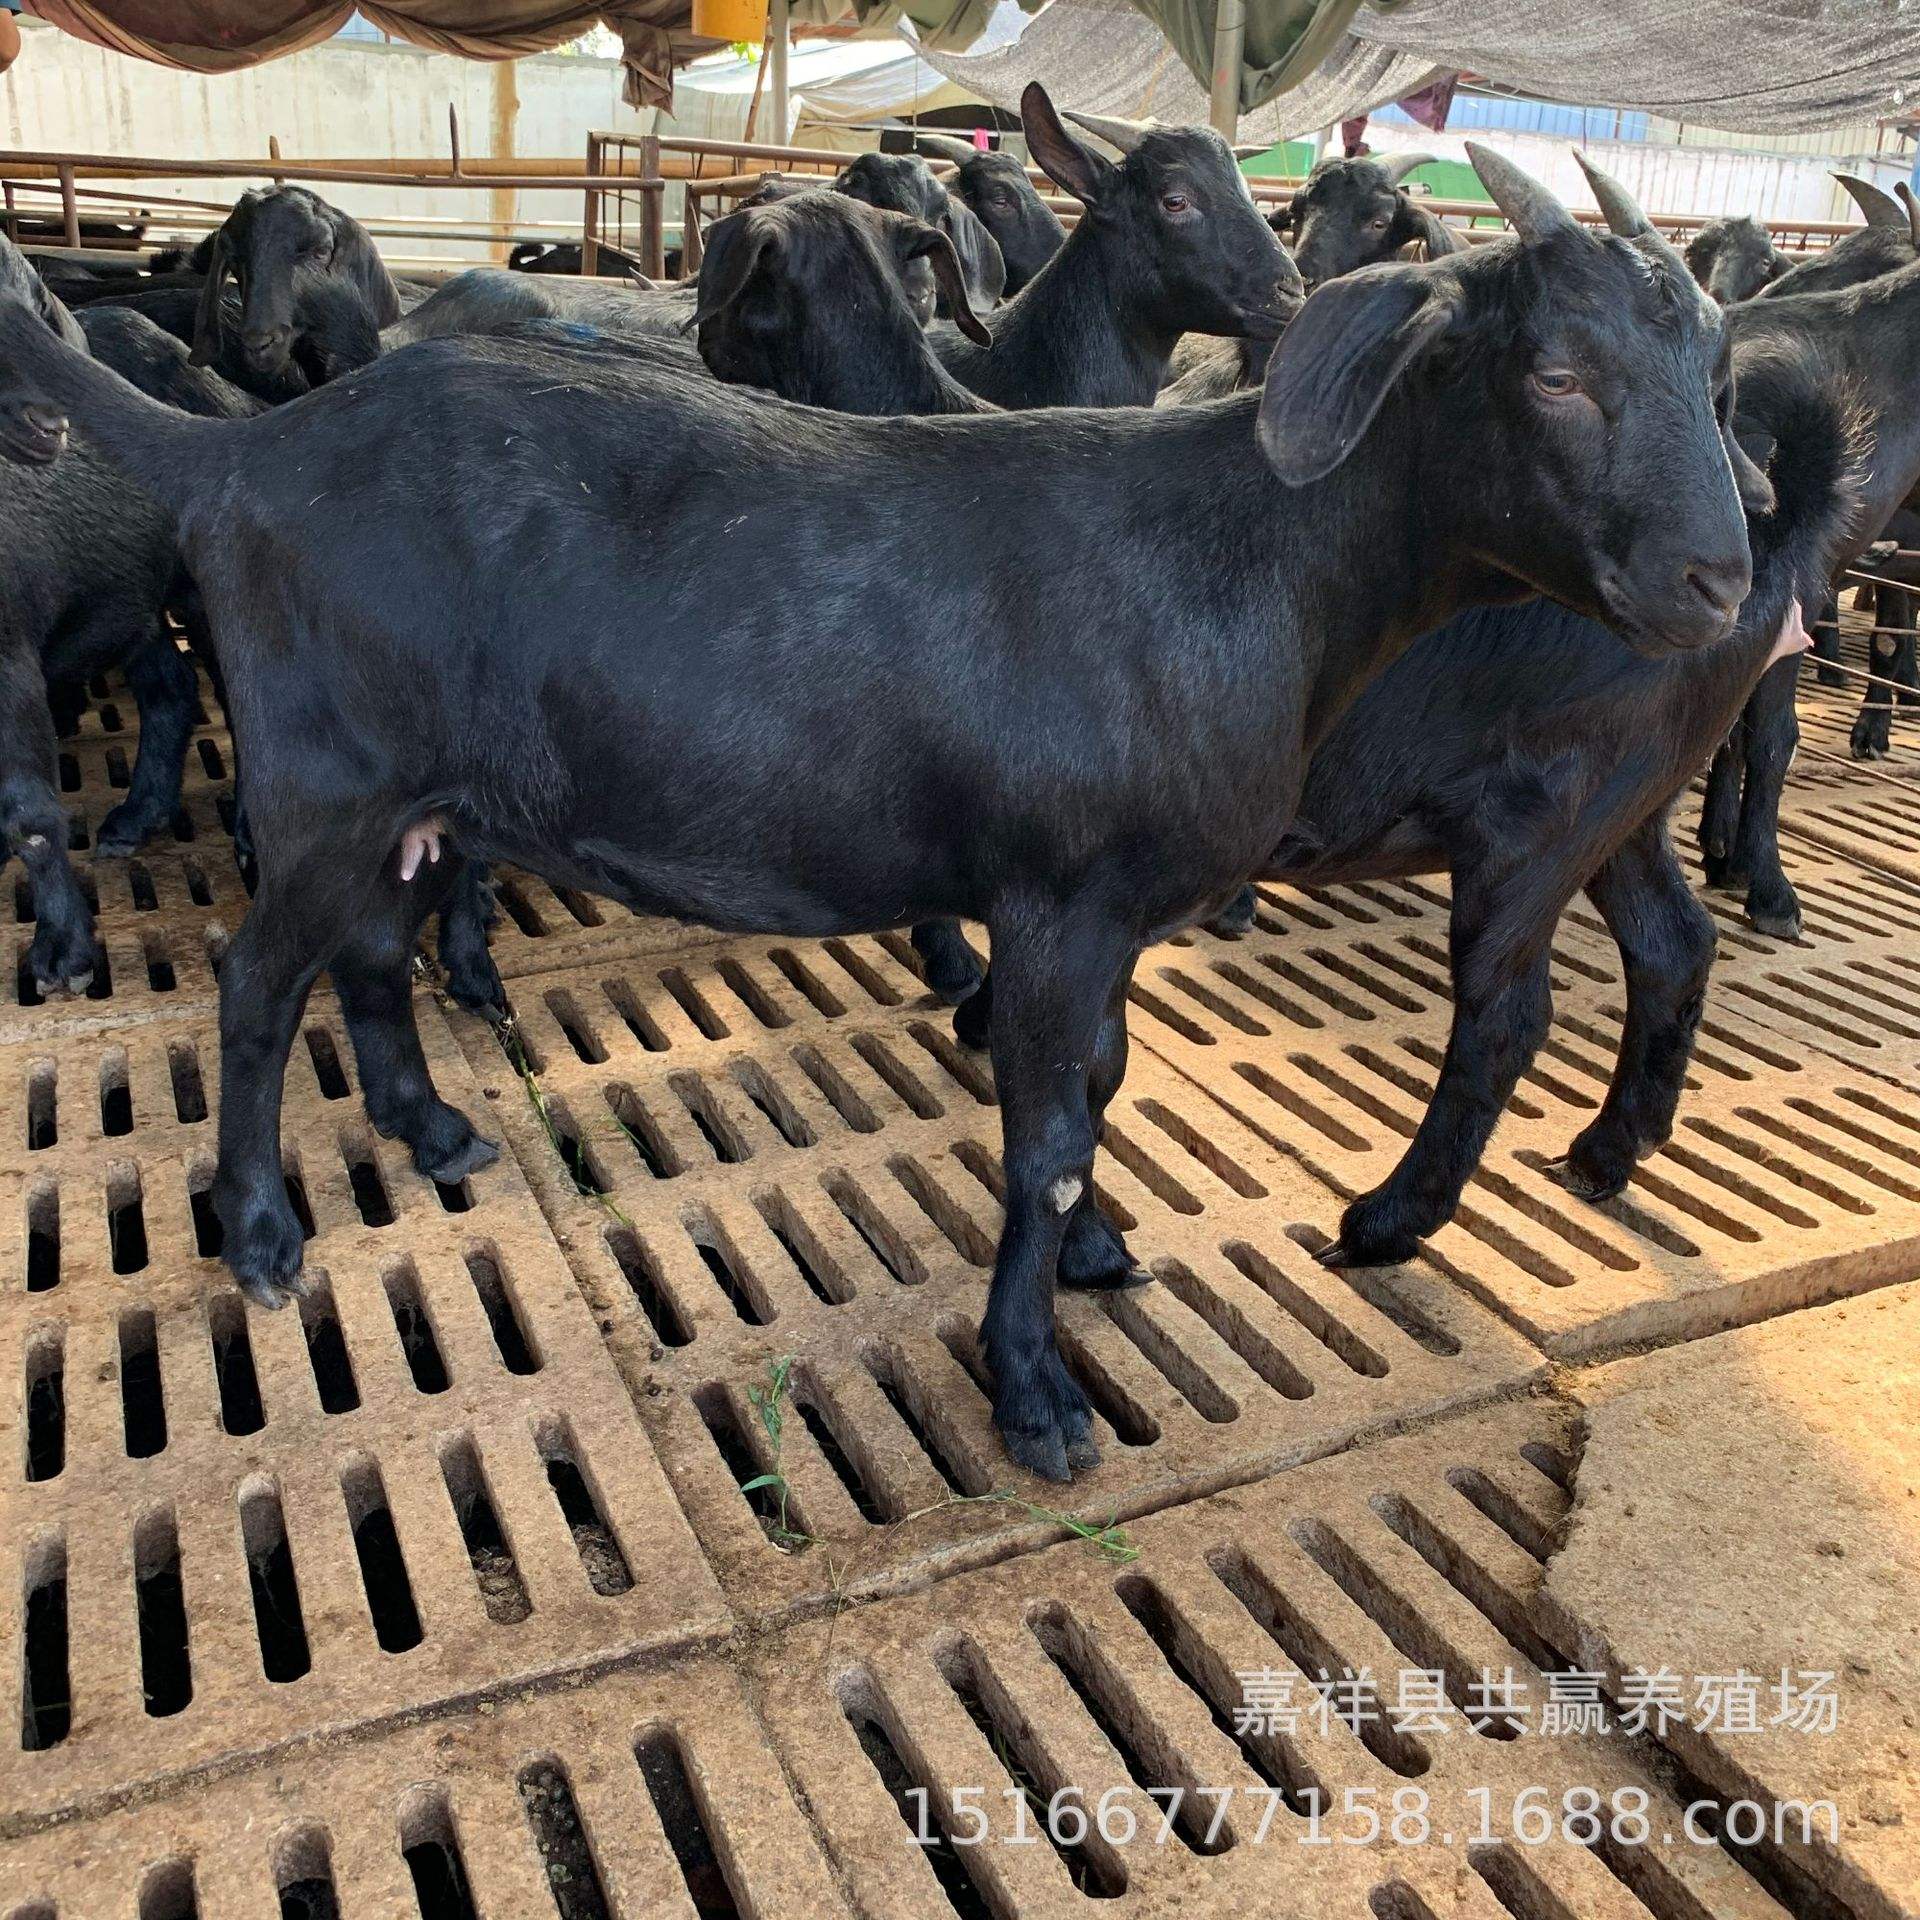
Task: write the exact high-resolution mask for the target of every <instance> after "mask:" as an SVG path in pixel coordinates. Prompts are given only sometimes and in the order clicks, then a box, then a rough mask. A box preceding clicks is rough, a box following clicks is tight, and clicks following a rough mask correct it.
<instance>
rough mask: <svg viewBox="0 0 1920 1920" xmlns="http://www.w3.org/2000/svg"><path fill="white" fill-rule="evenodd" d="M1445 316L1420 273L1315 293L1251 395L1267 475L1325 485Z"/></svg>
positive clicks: (1352, 280)
mask: <svg viewBox="0 0 1920 1920" xmlns="http://www.w3.org/2000/svg"><path fill="white" fill-rule="evenodd" d="M1453 314H1454V308H1453V303H1452V301H1451V300H1450V299H1449V298H1448V297H1447V294H1446V292H1445V290H1444V288H1443V287H1442V286H1441V284H1439V283H1438V282H1437V281H1436V280H1435V279H1434V277H1433V276H1432V275H1431V274H1430V273H1429V272H1428V270H1427V269H1426V268H1424V267H1408V266H1394V265H1384V266H1374V267H1362V268H1361V269H1360V271H1359V272H1357V273H1350V274H1346V275H1344V276H1343V277H1342V278H1340V279H1338V280H1330V281H1328V282H1327V284H1326V285H1325V286H1323V287H1320V288H1319V289H1317V290H1316V291H1315V293H1314V294H1313V296H1312V297H1311V298H1310V299H1309V300H1308V301H1307V304H1306V305H1305V306H1304V307H1302V308H1301V309H1300V311H1299V313H1298V314H1297V315H1295V317H1294V319H1293V321H1292V323H1291V324H1290V325H1289V326H1288V328H1287V330H1286V332H1285V333H1283V334H1282V335H1281V336H1280V344H1279V346H1278V347H1276V348H1275V349H1274V355H1273V361H1272V364H1271V365H1270V366H1269V367H1268V368H1267V380H1266V386H1265V389H1264V391H1263V392H1262V393H1261V396H1260V420H1259V434H1260V449H1261V451H1262V452H1263V453H1264V454H1265V455H1266V456H1267V460H1268V463H1269V464H1270V465H1271V466H1272V468H1273V470H1274V472H1275V473H1277V474H1278V475H1279V476H1280V478H1281V479H1282V480H1284V481H1285V482H1286V483H1287V485H1288V486H1290V487H1304V486H1306V485H1308V484H1309V483H1310V482H1311V481H1315V480H1323V479H1325V478H1326V476H1327V475H1328V474H1330V473H1331V472H1332V471H1333V470H1334V468H1335V467H1337V466H1339V464H1340V463H1341V461H1343V460H1344V459H1346V457H1347V455H1348V454H1350V453H1351V452H1352V451H1353V450H1354V448H1355V447H1357V446H1358V445H1359V444H1360V441H1361V439H1362V438H1363V437H1364V435H1365V434H1366V431H1367V428H1368V427H1369V426H1371V425H1372V424H1373V417H1374V415H1375V414H1376V413H1378V412H1379V411H1380V405H1381V402H1382V401H1384V400H1385V399H1386V397H1387V395H1388V393H1389V392H1390V391H1391V390H1392V387H1393V383H1394V382H1395V381H1396V380H1398V379H1399V378H1400V376H1401V375H1402V374H1403V373H1405V372H1406V370H1407V368H1408V367H1410V366H1411V365H1412V364H1413V362H1414V361H1415V360H1416V359H1417V358H1418V357H1419V356H1420V354H1421V353H1423V352H1424V351H1425V350H1426V349H1427V348H1428V347H1430V346H1432V345H1433V343H1434V342H1435V341H1436V340H1438V339H1439V337H1440V336H1441V334H1442V333H1444V332H1445V331H1446V329H1447V328H1448V326H1449V325H1451V324H1452V321H1453Z"/></svg>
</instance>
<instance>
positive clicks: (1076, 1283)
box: [1055, 1201, 1153, 1293]
mask: <svg viewBox="0 0 1920 1920" xmlns="http://www.w3.org/2000/svg"><path fill="white" fill-rule="evenodd" d="M1152 1279H1153V1275H1152V1274H1150V1273H1149V1272H1147V1270H1146V1269H1145V1268H1144V1267H1142V1266H1140V1265H1139V1264H1138V1263H1137V1262H1136V1261H1135V1259H1134V1257H1133V1255H1132V1254H1130V1253H1129V1252H1128V1251H1127V1243H1126V1242H1125V1241H1124V1240H1123V1239H1121V1237H1120V1231H1119V1229H1118V1228H1117V1227H1115V1226H1114V1224H1113V1222H1112V1221H1111V1220H1109V1219H1107V1218H1106V1216H1105V1215H1104V1214H1102V1213H1101V1212H1100V1209H1099V1206H1098V1203H1097V1202H1091V1201H1089V1202H1088V1203H1087V1204H1085V1205H1083V1206H1082V1207H1081V1208H1080V1210H1079V1211H1078V1212H1077V1213H1076V1214H1075V1215H1074V1216H1073V1218H1072V1220H1070V1221H1069V1222H1068V1223H1067V1233H1066V1238H1065V1239H1064V1240H1062V1241H1061V1243H1060V1260H1059V1265H1058V1268H1057V1270H1056V1273H1055V1281H1056V1284H1057V1285H1059V1286H1062V1287H1065V1288H1067V1289H1068V1290H1069V1291H1071V1292H1074V1293H1118V1292H1120V1291H1121V1290H1122V1289H1123V1288H1127V1287H1144V1286H1146V1285H1148V1284H1149V1283H1150V1282H1151V1281H1152Z"/></svg>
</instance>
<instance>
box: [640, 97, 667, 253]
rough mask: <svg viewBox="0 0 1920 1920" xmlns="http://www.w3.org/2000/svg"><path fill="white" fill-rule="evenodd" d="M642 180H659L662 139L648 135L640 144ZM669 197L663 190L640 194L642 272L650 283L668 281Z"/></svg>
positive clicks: (649, 190)
mask: <svg viewBox="0 0 1920 1920" xmlns="http://www.w3.org/2000/svg"><path fill="white" fill-rule="evenodd" d="M640 178H641V179H642V180H643V181H646V180H653V181H657V180H658V179H659V178H660V136H659V135H658V134H657V133H649V134H647V135H646V136H645V137H644V138H643V139H642V140H641V142H640ZM666 216H667V196H666V190H665V188H664V187H660V186H654V187H645V186H643V187H642V188H641V190H640V271H641V272H642V273H644V274H645V275H646V276H647V278H648V279H649V280H664V279H665V278H666V277H667V229H666Z"/></svg>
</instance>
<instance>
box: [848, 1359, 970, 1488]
mask: <svg viewBox="0 0 1920 1920" xmlns="http://www.w3.org/2000/svg"><path fill="white" fill-rule="evenodd" d="M862 1358H863V1359H864V1360H865V1362H866V1368H867V1372H868V1373H869V1374H870V1375H871V1376H872V1377H873V1383H874V1385H875V1386H877V1387H878V1388H879V1389H880V1394H881V1397H882V1398H883V1399H884V1400H885V1401H886V1403H887V1405H888V1406H890V1407H891V1408H892V1409H893V1410H894V1412H895V1413H896V1414H897V1415H898V1416H899V1419H900V1424H901V1425H902V1426H903V1427H905V1428H906V1430H907V1431H908V1432H909V1433H910V1434H912V1435H913V1438H914V1442H915V1444H916V1445H917V1446H918V1447H919V1449H920V1451H921V1452H922V1453H924V1454H925V1455H926V1456H927V1458H928V1459H929V1460H931V1461H932V1462H933V1464H934V1466H935V1467H936V1468H937V1469H938V1471H939V1474H940V1478H941V1479H942V1480H944V1481H945V1482H946V1483H947V1490H948V1492H950V1493H957V1494H968V1495H977V1494H982V1493H985V1492H987V1491H988V1489H989V1488H990V1487H991V1486H992V1484H993V1483H992V1481H991V1479H990V1478H989V1477H988V1476H987V1475H986V1474H985V1473H983V1472H982V1471H981V1469H980V1467H979V1465H978V1463H977V1462H975V1461H972V1460H970V1459H968V1458H967V1457H966V1456H965V1455H964V1454H963V1453H962V1452H961V1451H960V1449H959V1448H957V1447H955V1446H953V1445H951V1444H950V1443H949V1442H948V1441H947V1440H946V1439H945V1438H944V1437H943V1436H942V1435H941V1434H939V1433H937V1432H936V1431H935V1430H934V1427H933V1425H932V1421H931V1419H930V1417H929V1416H930V1409H928V1408H926V1407H925V1406H924V1405H923V1403H924V1401H925V1395H924V1393H923V1391H922V1389H921V1386H920V1383H919V1381H918V1380H917V1379H915V1377H914V1376H913V1374H912V1373H911V1372H910V1371H909V1370H908V1368H907V1367H905V1366H904V1365H903V1364H902V1363H901V1362H900V1360H899V1359H898V1357H897V1356H895V1355H893V1354H890V1353H867V1354H864V1355H863V1356H862Z"/></svg>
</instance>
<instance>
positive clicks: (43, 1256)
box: [27, 1186, 60, 1293]
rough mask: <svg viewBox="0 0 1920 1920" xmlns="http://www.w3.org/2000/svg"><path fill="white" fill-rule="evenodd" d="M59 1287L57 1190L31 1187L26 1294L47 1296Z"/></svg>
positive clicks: (28, 1208)
mask: <svg viewBox="0 0 1920 1920" xmlns="http://www.w3.org/2000/svg"><path fill="white" fill-rule="evenodd" d="M59 1284H60V1189H59V1188H58V1187H54V1186H38V1187H34V1188H33V1189H32V1190H31V1191H30V1192H29V1193H28V1195H27V1291H28V1292H29V1293H49V1292H51V1291H52V1290H53V1289H54V1288H55V1287H57V1286H58V1285H59Z"/></svg>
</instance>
